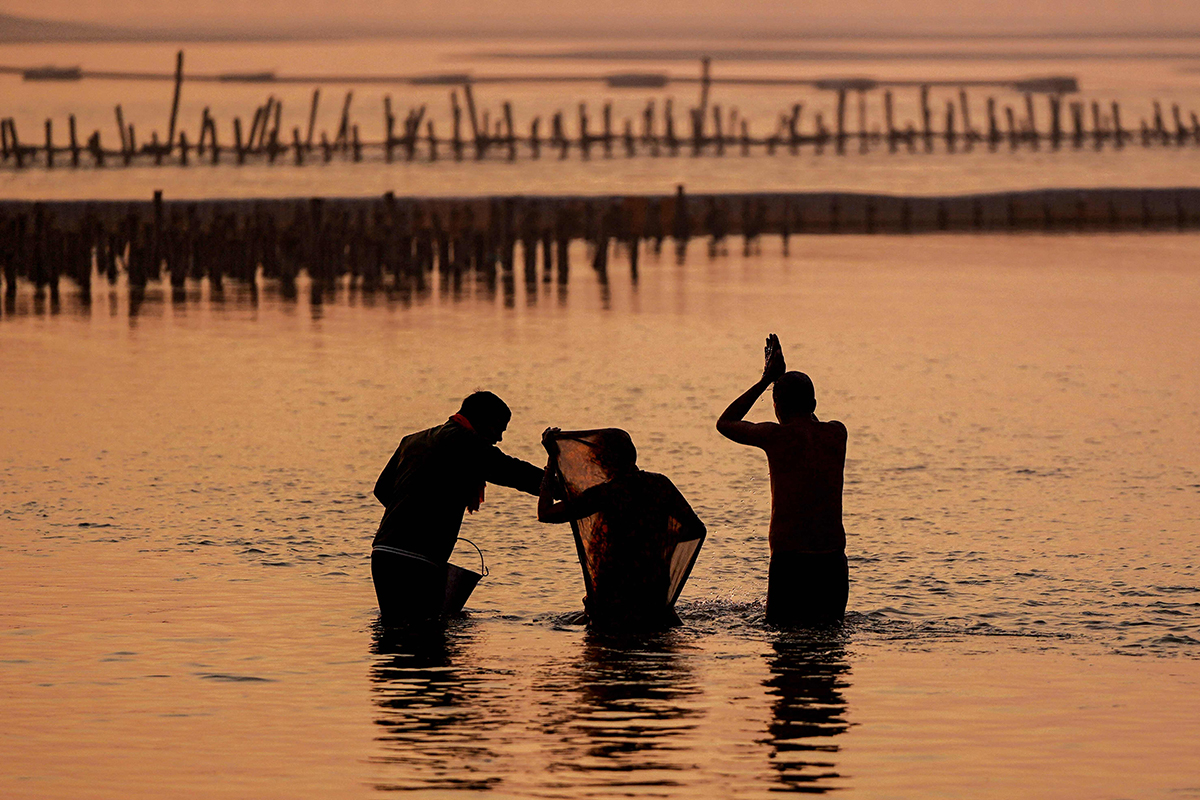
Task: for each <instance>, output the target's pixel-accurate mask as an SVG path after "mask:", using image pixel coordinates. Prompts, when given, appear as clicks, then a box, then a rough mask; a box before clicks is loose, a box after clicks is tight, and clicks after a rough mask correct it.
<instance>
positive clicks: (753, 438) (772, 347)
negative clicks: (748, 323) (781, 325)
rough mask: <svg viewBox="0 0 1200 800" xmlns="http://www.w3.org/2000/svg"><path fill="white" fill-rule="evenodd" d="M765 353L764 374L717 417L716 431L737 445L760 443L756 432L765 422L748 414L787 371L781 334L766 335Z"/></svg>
mask: <svg viewBox="0 0 1200 800" xmlns="http://www.w3.org/2000/svg"><path fill="white" fill-rule="evenodd" d="M764 355H765V357H764V359H763V361H764V364H763V374H762V377H761V378H759V379H758V381H757V382H756V383H755V384H754V385H753V386H751V387H750V388H749V389H747V390H746V391H745V392H743V393H742V395H741V396H740V397H738V399H736V400H734V401H733V402H732V403H730V404H729V407H728V408H726V409H725V411H724V412H722V414H721V416H720V417H719V418H718V419H717V431H718V432H720V434H721V435H722V436H724V437H725V438H727V439H732V440H733V441H735V442H737V443H738V444H757V443H758V439H759V437H758V436H757V433H758V432H759V431H760V430H761V429H762V425H760V424H757V423H754V422H746V421H745V417H746V415H747V414H749V413H750V409H751V408H753V407H754V404H755V403H756V402H758V398H760V397H762V393H763V392H765V391H766V390H767V387H768V386H770V385H771V384H772V383H773V382H774V381H775V379H776V378H778V377H779V376H780V375H782V374H783V373H784V372H785V371H786V370H787V366H786V364H785V363H784V360H783V348H782V347H780V345H779V337H778V336H776V335H775V334H773V333H772V334H771V335H770V336H768V337H767V346H766V348H765V354H764Z"/></svg>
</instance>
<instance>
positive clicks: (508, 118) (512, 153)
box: [504, 100, 517, 161]
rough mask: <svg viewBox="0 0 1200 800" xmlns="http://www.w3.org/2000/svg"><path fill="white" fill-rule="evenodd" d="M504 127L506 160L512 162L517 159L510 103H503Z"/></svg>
mask: <svg viewBox="0 0 1200 800" xmlns="http://www.w3.org/2000/svg"><path fill="white" fill-rule="evenodd" d="M504 127H505V128H506V130H507V134H508V135H507V136H506V137H505V139H506V142H507V144H508V160H509V161H512V160H514V159H515V158H516V157H517V135H516V132H515V130H514V129H513V115H512V103H510V102H508V101H507V100H505V101H504Z"/></svg>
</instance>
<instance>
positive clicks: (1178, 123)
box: [1171, 103, 1187, 145]
mask: <svg viewBox="0 0 1200 800" xmlns="http://www.w3.org/2000/svg"><path fill="white" fill-rule="evenodd" d="M1171 116H1172V117H1173V118H1174V120H1175V144H1177V145H1182V144H1183V141H1184V139H1186V138H1187V129H1186V128H1184V127H1183V117H1182V116H1181V114H1180V111H1179V104H1178V103H1172V104H1171Z"/></svg>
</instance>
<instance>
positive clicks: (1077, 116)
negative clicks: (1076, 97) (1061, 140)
mask: <svg viewBox="0 0 1200 800" xmlns="http://www.w3.org/2000/svg"><path fill="white" fill-rule="evenodd" d="M1071 127H1072V140H1073V143H1074V145H1075V146H1076V147H1083V137H1084V130H1083V103H1071Z"/></svg>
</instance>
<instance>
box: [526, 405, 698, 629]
mask: <svg viewBox="0 0 1200 800" xmlns="http://www.w3.org/2000/svg"><path fill="white" fill-rule="evenodd" d="M546 449H547V451H548V452H549V454H550V460H551V468H552V469H553V470H554V471H555V472H556V473H557V475H558V477H559V479H560V481H561V488H562V491H563V494H564V495H565V496H566V499H567V500H568V501H573V502H575V503H577V504H578V506H579V507H580V508H583V509H585V510H588V511H590V512H591V513H589V514H588V515H587V516H584V517H582V518H580V519H576V520H574V521H572V522H571V527H572V530H573V532H574V535H575V545H576V548H577V550H578V555H579V563H580V566H581V567H582V569H583V579H584V585H585V588H586V590H587V601H586V602H587V608H588V616H589V618H590V621H591V622H592V623H594V624H601V625H604V624H612V625H615V626H618V625H619V626H622V627H636V626H645V627H655V626H658V625H661V624H670V622H671V621H673V620H676V619H677V618H676V617H675V616H674V611H673V607H674V605H675V601H676V600H677V599H678V598H679V594H680V592H682V591H683V586H684V583H685V582H686V581H687V579H688V576H689V575H690V574H691V571H692V566H693V565H694V564H695V563H696V557H697V555H699V552H700V546H701V545H702V544H703V543H704V535H705V533H704V525H703V523H701V522H700V520H699V518H698V517H697V516H696V513H695V512H694V511H693V510H692V508H691V506H689V505H688V503H687V501H686V500H685V499H684V498H683V495H682V494H680V493H679V490H678V489H676V488H675V486H674V484H672V483H671V481H670V480H668V479H667V478H666V477H665V476H663V475H659V474H656V473H653V472H645V471H643V470H639V469H637V468H636V466H634V460H635V459H636V452H635V451H634V450H633V443H632V441H631V440H630V438H629V434H627V433H626V432H625V431H623V430H620V429H618V428H603V429H599V430H588V431H559V432H557V433H555V434H554V435H553V436H552V437H551V438H550V439H549V440H548V441H547V442H546Z"/></svg>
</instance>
